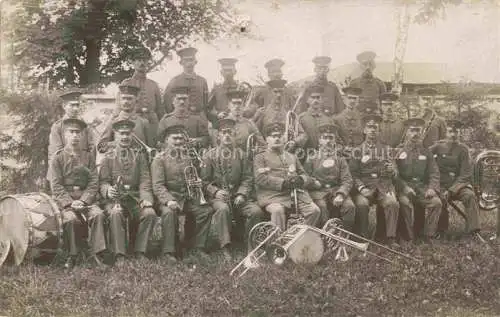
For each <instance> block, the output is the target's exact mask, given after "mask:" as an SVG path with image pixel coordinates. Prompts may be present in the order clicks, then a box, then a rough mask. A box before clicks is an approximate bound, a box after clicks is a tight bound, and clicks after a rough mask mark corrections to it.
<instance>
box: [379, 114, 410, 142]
mask: <svg viewBox="0 0 500 317" xmlns="http://www.w3.org/2000/svg"><path fill="white" fill-rule="evenodd" d="M405 132H406V129H405V126H404V123H403V122H402V121H399V120H396V121H383V122H382V125H381V128H380V141H381V143H383V144H387V145H389V146H391V147H393V148H395V147H396V146H398V145H399V144H401V143H402V142H403V141H404V140H403V136H404V133H405Z"/></svg>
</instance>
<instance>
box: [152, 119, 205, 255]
mask: <svg viewBox="0 0 500 317" xmlns="http://www.w3.org/2000/svg"><path fill="white" fill-rule="evenodd" d="M161 131H162V133H160V134H159V135H158V137H159V140H164V142H165V150H164V151H163V152H161V153H159V154H158V155H157V156H156V157H155V158H154V159H153V163H152V164H151V177H152V182H153V192H154V194H155V196H156V198H157V199H158V202H159V204H160V214H161V222H162V231H163V244H162V254H163V257H164V258H165V259H166V260H167V261H169V262H176V260H177V259H176V255H177V254H178V253H179V251H180V245H179V244H178V243H177V241H178V240H179V236H178V228H179V216H182V215H186V216H187V215H191V216H192V218H193V219H194V221H195V228H196V229H195V233H194V235H195V238H194V240H195V242H194V250H193V253H192V254H193V255H198V256H200V257H202V258H205V257H206V255H207V254H206V252H205V249H206V242H207V237H208V234H209V229H210V221H211V215H212V213H213V209H212V207H210V206H209V205H208V204H206V202H204V197H203V195H202V192H201V190H202V184H201V180H199V183H198V180H193V179H186V178H185V175H186V174H189V173H186V171H187V170H186V168H188V169H191V170H192V172H193V173H194V171H195V170H196V169H195V167H194V165H193V163H192V158H191V157H190V154H189V153H188V150H187V149H186V130H185V128H184V126H181V125H170V126H164V128H163V129H162V130H161ZM188 181H189V182H190V183H192V181H196V182H197V183H198V184H191V185H194V186H191V185H190V189H189V191H188V184H187V182H188ZM195 187H197V188H195ZM198 189H199V190H198ZM189 193H191V194H192V195H191V196H189ZM195 194H198V195H195ZM187 238H190V237H187Z"/></svg>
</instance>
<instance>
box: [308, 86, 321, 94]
mask: <svg viewBox="0 0 500 317" xmlns="http://www.w3.org/2000/svg"><path fill="white" fill-rule="evenodd" d="M307 90H308V91H309V93H310V94H323V93H325V87H323V86H321V85H312V86H309V87H308V88H307Z"/></svg>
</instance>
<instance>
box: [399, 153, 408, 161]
mask: <svg viewBox="0 0 500 317" xmlns="http://www.w3.org/2000/svg"><path fill="white" fill-rule="evenodd" d="M407 157H408V154H406V152H403V153H401V154H399V159H400V160H404V159H405V158H407Z"/></svg>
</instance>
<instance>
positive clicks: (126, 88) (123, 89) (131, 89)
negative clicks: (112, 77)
mask: <svg viewBox="0 0 500 317" xmlns="http://www.w3.org/2000/svg"><path fill="white" fill-rule="evenodd" d="M118 88H119V89H120V93H122V94H124V95H133V96H136V97H137V95H138V94H139V90H141V89H140V88H139V87H137V86H133V85H130V84H126V83H125V84H121V85H120V87H118Z"/></svg>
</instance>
